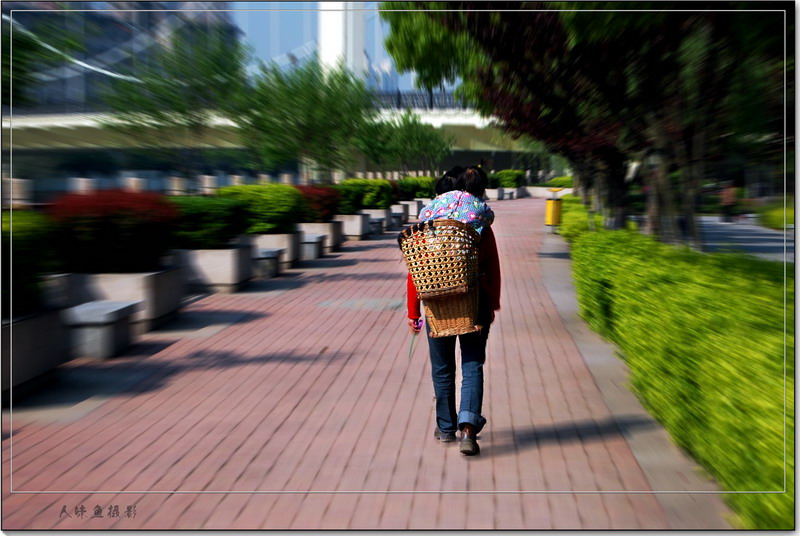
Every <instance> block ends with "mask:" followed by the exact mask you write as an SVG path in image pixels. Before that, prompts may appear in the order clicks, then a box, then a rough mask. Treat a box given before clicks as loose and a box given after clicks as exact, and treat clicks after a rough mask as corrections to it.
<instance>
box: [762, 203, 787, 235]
mask: <svg viewBox="0 0 800 536" xmlns="http://www.w3.org/2000/svg"><path fill="white" fill-rule="evenodd" d="M758 215H759V219H760V220H761V225H763V226H764V227H769V228H770V229H777V230H779V231H783V226H784V218H785V220H786V225H794V198H793V197H789V198H787V199H786V208H785V210H784V205H783V201H776V202H774V203H770V204H768V205H765V206H763V207H760V208H759V209H758Z"/></svg>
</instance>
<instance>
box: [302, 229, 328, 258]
mask: <svg viewBox="0 0 800 536" xmlns="http://www.w3.org/2000/svg"><path fill="white" fill-rule="evenodd" d="M324 241H325V235H321V234H303V241H302V245H301V247H300V260H301V261H313V260H314V259H319V258H320V257H322V244H323V242H324Z"/></svg>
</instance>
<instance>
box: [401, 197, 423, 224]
mask: <svg viewBox="0 0 800 536" xmlns="http://www.w3.org/2000/svg"><path fill="white" fill-rule="evenodd" d="M400 204H401V205H406V206H407V207H408V219H409V220H413V221H416V220H417V219H419V211H420V210H422V207H424V206H425V205H423V204H422V201H420V200H418V199H415V200H413V201H400Z"/></svg>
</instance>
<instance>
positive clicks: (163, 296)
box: [59, 265, 185, 333]
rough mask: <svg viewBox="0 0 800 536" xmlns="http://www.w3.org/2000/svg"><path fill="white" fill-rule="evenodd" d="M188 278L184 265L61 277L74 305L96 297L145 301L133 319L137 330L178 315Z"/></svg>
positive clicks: (148, 327)
mask: <svg viewBox="0 0 800 536" xmlns="http://www.w3.org/2000/svg"><path fill="white" fill-rule="evenodd" d="M61 278H63V279H61ZM184 281H185V274H184V270H183V268H182V267H181V266H180V265H178V266H173V267H171V268H167V269H164V270H159V271H157V272H140V273H132V274H65V275H63V276H59V284H60V285H61V286H62V287H65V288H63V292H64V293H65V294H66V296H67V299H66V300H65V301H66V302H67V304H68V305H70V306H71V305H78V304H81V303H86V302H89V301H95V300H112V301H138V302H142V306H141V307H140V308H139V310H138V311H137V312H136V313H134V315H133V318H132V323H133V327H134V332H135V333H144V332H146V331H150V330H152V329H155V328H157V327H159V326H162V325H164V324H166V323H167V322H169V321H170V320H172V319H173V318H175V317H176V316H177V314H178V309H180V306H181V299H182V298H183V286H184Z"/></svg>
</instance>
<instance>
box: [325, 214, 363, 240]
mask: <svg viewBox="0 0 800 536" xmlns="http://www.w3.org/2000/svg"><path fill="white" fill-rule="evenodd" d="M333 219H334V221H340V222H342V233H343V234H344V236H345V238H346V239H347V240H363V239H364V238H365V237H366V236H367V235H368V234H369V216H368V215H366V214H337V215H336V216H334V217H333Z"/></svg>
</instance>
